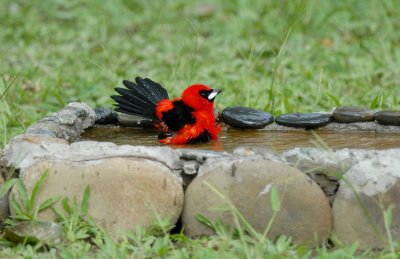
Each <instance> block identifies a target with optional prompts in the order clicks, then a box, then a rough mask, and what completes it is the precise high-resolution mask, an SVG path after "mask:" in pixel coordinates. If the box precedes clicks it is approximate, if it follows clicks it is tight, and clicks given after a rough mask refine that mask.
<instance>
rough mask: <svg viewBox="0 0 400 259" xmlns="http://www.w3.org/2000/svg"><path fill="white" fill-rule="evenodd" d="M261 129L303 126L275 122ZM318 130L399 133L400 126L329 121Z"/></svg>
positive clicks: (292, 129)
mask: <svg viewBox="0 0 400 259" xmlns="http://www.w3.org/2000/svg"><path fill="white" fill-rule="evenodd" d="M263 130H268V131H304V130H305V129H304V128H293V127H287V126H283V125H279V124H276V123H272V124H270V125H268V126H266V127H265V128H264V129H263ZM317 130H318V131H319V130H321V131H322V130H327V131H334V132H354V131H367V132H382V133H400V126H393V125H381V124H379V123H377V122H375V121H369V122H354V123H339V122H334V121H333V122H331V123H329V124H327V125H326V126H324V127H321V128H318V129H317Z"/></svg>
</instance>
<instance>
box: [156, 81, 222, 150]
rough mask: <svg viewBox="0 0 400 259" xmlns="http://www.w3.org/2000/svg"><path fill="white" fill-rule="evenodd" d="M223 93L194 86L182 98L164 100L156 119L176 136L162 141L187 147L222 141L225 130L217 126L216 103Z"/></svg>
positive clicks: (187, 89)
mask: <svg viewBox="0 0 400 259" xmlns="http://www.w3.org/2000/svg"><path fill="white" fill-rule="evenodd" d="M219 92H220V91H219V90H215V89H211V88H209V87H207V86H205V85H192V86H189V87H188V88H186V89H185V91H184V92H183V94H182V97H181V98H176V99H172V100H167V99H164V100H161V101H160V102H159V103H158V104H157V106H156V111H155V113H156V116H157V117H158V118H159V119H160V120H161V121H163V122H164V123H165V124H166V125H167V127H168V129H169V130H171V131H173V132H176V134H175V135H174V136H172V137H168V138H165V139H161V140H160V141H161V142H163V143H169V144H186V143H194V142H207V141H208V140H210V139H213V140H216V139H218V134H219V133H220V131H221V126H219V125H217V124H216V120H215V115H214V105H213V101H214V98H215V96H216V95H218V93H219Z"/></svg>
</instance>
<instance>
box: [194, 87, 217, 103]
mask: <svg viewBox="0 0 400 259" xmlns="http://www.w3.org/2000/svg"><path fill="white" fill-rule="evenodd" d="M221 91H222V90H219V89H211V90H200V92H199V94H200V96H201V97H203V98H204V99H207V100H209V101H210V102H214V99H215V97H216V96H217V95H218V94H219V93H220V92H221Z"/></svg>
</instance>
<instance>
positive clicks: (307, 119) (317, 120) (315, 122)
mask: <svg viewBox="0 0 400 259" xmlns="http://www.w3.org/2000/svg"><path fill="white" fill-rule="evenodd" d="M275 122H276V123H278V124H280V125H284V126H289V127H296V128H307V129H315V128H319V127H323V126H325V125H327V124H329V123H330V122H332V115H331V114H329V113H292V114H282V115H279V116H278V117H276V119H275Z"/></svg>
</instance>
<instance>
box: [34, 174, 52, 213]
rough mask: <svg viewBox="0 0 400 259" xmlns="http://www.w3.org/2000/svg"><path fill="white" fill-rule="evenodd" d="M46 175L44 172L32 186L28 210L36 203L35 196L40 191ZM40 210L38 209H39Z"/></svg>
mask: <svg viewBox="0 0 400 259" xmlns="http://www.w3.org/2000/svg"><path fill="white" fill-rule="evenodd" d="M47 175H48V171H47V170H46V171H45V172H44V173H43V174H42V175H41V176H40V177H39V179H38V180H37V181H36V183H35V185H34V186H33V189H32V193H31V197H30V199H29V208H33V206H34V204H35V201H36V196H37V194H38V192H39V190H40V189H41V187H42V185H43V183H44V180H46V178H47ZM39 210H40V209H39Z"/></svg>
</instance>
